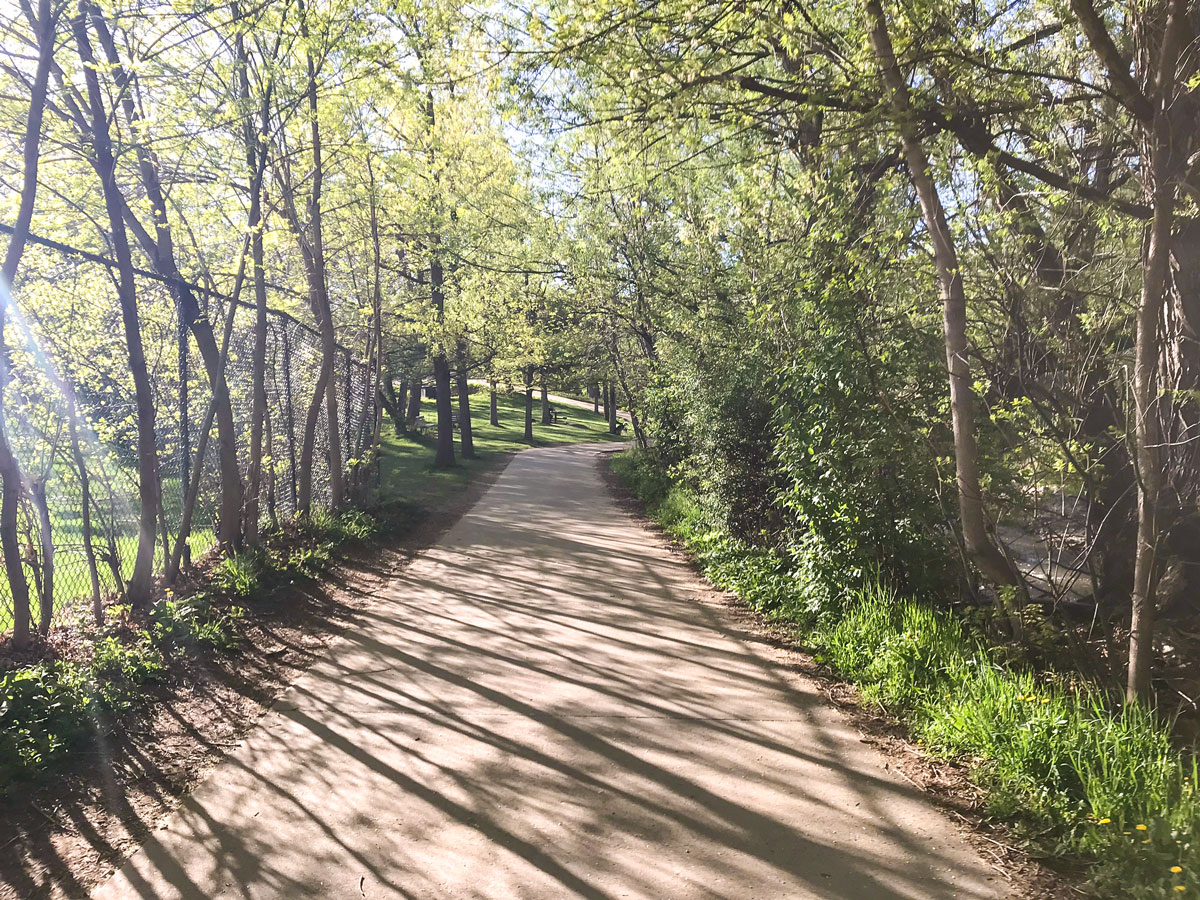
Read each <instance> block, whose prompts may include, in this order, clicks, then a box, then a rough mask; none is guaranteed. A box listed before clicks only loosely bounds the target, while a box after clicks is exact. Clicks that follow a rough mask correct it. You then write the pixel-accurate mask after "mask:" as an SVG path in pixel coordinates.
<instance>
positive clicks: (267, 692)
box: [0, 452, 511, 900]
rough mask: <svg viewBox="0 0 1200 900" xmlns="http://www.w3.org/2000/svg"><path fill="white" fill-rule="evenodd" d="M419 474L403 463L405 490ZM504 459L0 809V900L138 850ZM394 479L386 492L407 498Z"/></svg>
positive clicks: (248, 629)
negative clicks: (95, 749)
mask: <svg viewBox="0 0 1200 900" xmlns="http://www.w3.org/2000/svg"><path fill="white" fill-rule="evenodd" d="M425 457H426V459H425V461H424V462H419V461H417V460H416V459H414V460H413V461H412V462H411V468H412V471H411V472H410V476H411V479H412V480H413V483H416V482H419V481H421V479H422V477H423V475H424V473H423V471H422V469H421V466H427V465H428V453H427V452H426V453H425ZM509 459H511V453H507V454H506V453H499V452H493V453H492V454H490V455H489V457H488V458H487V459H485V460H481V461H480V462H478V463H477V464H476V465H475V466H474V467H473V468H472V470H471V471H470V472H464V473H462V474H461V477H459V478H457V479H455V480H453V481H446V482H443V483H440V487H439V489H438V490H437V491H432V492H431V491H429V490H427V489H426V490H425V491H424V492H423V494H422V502H421V503H419V504H418V503H413V502H410V501H406V502H405V503H404V504H403V505H402V506H401V507H400V508H399V509H392V519H393V521H392V523H391V528H392V531H391V533H385V534H384V535H383V536H382V538H381V540H380V542H379V543H378V544H373V545H372V546H371V547H369V548H357V549H354V548H351V549H350V551H349V555H348V557H347V558H346V559H345V560H344V561H343V562H342V563H341V565H339V567H338V568H337V569H336V570H334V572H333V573H331V575H330V576H329V578H328V579H327V580H326V581H325V582H323V583H315V582H314V583H303V582H302V583H296V584H292V585H289V586H287V587H285V588H279V589H276V590H274V591H271V592H269V593H266V594H264V595H263V596H260V597H258V598H256V599H255V600H254V601H253V602H251V603H249V604H247V617H246V619H245V620H244V622H243V626H244V627H243V635H244V636H243V640H242V641H241V642H240V644H239V647H238V649H237V651H236V652H235V653H233V654H231V655H228V656H222V655H217V656H215V657H213V658H211V659H199V658H193V659H181V660H179V661H178V662H177V663H176V664H173V665H172V667H171V670H170V679H169V681H168V682H167V683H166V684H164V685H163V686H162V687H161V688H160V689H159V691H158V694H157V696H156V697H155V700H154V702H153V703H152V704H151V706H150V708H149V710H148V711H147V714H146V715H145V716H143V717H141V718H140V719H137V720H136V721H133V722H131V723H129V724H128V725H126V726H124V727H122V728H119V729H118V730H116V731H114V732H113V733H112V734H110V735H109V736H108V737H107V738H106V739H105V741H104V742H103V744H102V746H103V752H102V753H101V754H99V755H95V756H93V757H91V758H85V757H84V756H83V755H82V754H75V755H74V756H73V758H72V763H73V765H72V766H71V767H70V768H69V769H67V770H65V771H61V772H59V773H56V774H55V775H54V777H53V779H52V780H50V781H49V782H48V783H46V784H43V785H40V786H37V787H34V788H30V789H29V790H28V791H27V792H25V793H22V794H20V795H15V796H9V797H6V798H4V800H3V802H2V803H0V898H3V900H9V898H58V897H75V898H79V897H83V896H86V894H87V893H88V891H89V890H90V889H91V888H92V887H93V886H94V885H96V884H97V883H99V882H100V881H102V880H104V879H105V878H106V877H108V875H109V874H110V873H111V872H112V870H113V869H114V868H115V867H116V866H117V865H118V864H119V863H120V862H121V860H122V859H124V858H125V857H126V856H127V855H128V854H129V853H131V852H132V851H133V850H134V849H136V847H137V846H138V845H140V844H141V843H142V841H144V840H145V838H146V837H147V835H149V834H150V833H151V832H152V831H153V829H154V828H156V827H158V826H159V825H160V824H161V822H162V821H163V820H164V819H165V818H166V817H167V816H168V815H169V814H170V813H171V811H172V810H173V809H174V808H175V807H176V806H177V805H178V803H179V800H180V799H181V797H183V796H184V795H186V794H187V793H188V792H190V791H191V790H192V789H193V788H194V787H195V786H196V785H197V784H199V783H200V782H202V781H203V780H204V778H206V777H207V776H208V775H209V773H210V772H211V770H212V768H213V766H214V765H215V764H216V763H218V762H219V761H220V760H221V759H223V758H224V757H225V755H226V754H227V753H228V752H229V751H230V750H231V749H232V748H234V747H236V746H237V745H238V742H239V741H240V740H241V738H242V737H243V736H244V735H245V733H246V732H247V731H248V730H249V729H250V728H251V727H253V725H254V723H255V722H257V721H258V719H259V718H260V717H261V716H262V714H263V713H264V712H265V711H266V710H267V708H268V707H269V706H270V705H271V704H272V703H273V702H274V701H275V699H276V698H277V697H278V696H279V695H280V694H281V693H282V692H283V691H284V690H285V689H286V688H287V687H288V685H290V684H291V683H292V682H293V681H295V679H296V678H297V677H298V676H299V675H300V674H301V673H302V672H303V671H304V670H306V669H307V668H308V667H309V666H311V665H312V664H313V662H314V661H315V660H317V659H319V658H320V657H321V656H322V654H323V653H324V652H325V649H326V647H327V646H328V644H329V642H330V640H331V639H332V638H333V636H334V635H336V634H337V633H338V632H340V631H341V629H343V628H344V627H345V626H346V624H347V623H348V622H350V621H352V620H353V618H354V616H355V615H356V614H357V613H358V612H359V611H361V610H362V609H363V608H365V607H366V606H367V605H368V603H369V602H370V601H371V598H372V597H373V596H374V594H375V593H376V591H377V589H378V587H379V585H380V584H381V583H383V582H384V581H385V580H386V579H389V578H391V577H392V576H394V575H395V574H396V573H397V572H398V571H400V570H401V569H402V568H403V567H404V566H405V565H406V564H407V563H408V562H409V561H410V560H411V559H412V558H413V556H414V555H415V553H416V552H417V551H418V550H420V549H423V548H424V547H427V546H429V544H431V543H432V542H433V541H434V540H436V538H437V536H438V535H439V534H441V533H442V532H444V531H445V530H446V529H447V528H448V527H449V526H450V525H451V524H453V522H454V521H455V520H456V519H457V518H458V517H459V516H461V515H462V513H463V512H464V511H465V510H467V509H469V508H470V506H471V505H472V504H473V503H474V502H475V500H477V499H478V497H479V496H480V495H481V494H482V493H483V492H484V490H486V488H487V486H488V485H489V484H490V483H491V482H492V481H494V480H495V478H496V477H497V476H498V474H499V472H500V470H501V469H503V467H504V465H505V464H506V463H507V462H508V460H509ZM408 485H409V483H408V482H407V481H405V479H404V478H402V477H399V476H397V478H396V479H395V481H394V484H393V488H394V489H395V490H396V491H398V492H400V493H401V494H402V495H408V494H410V493H413V492H412V491H408V490H406V487H407V486H408ZM385 527H386V523H385Z"/></svg>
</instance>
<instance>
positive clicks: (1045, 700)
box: [1042, 697, 1050, 703]
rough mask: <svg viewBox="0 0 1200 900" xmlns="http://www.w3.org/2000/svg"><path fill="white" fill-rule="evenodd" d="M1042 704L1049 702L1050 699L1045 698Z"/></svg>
mask: <svg viewBox="0 0 1200 900" xmlns="http://www.w3.org/2000/svg"><path fill="white" fill-rule="evenodd" d="M1042 702H1043V703H1049V702H1050V698H1049V697H1047V698H1045V699H1044V700H1043V701H1042Z"/></svg>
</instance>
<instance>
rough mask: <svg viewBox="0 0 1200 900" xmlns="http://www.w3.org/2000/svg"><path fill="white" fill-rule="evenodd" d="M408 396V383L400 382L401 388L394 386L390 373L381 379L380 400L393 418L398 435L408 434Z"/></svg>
mask: <svg viewBox="0 0 1200 900" xmlns="http://www.w3.org/2000/svg"><path fill="white" fill-rule="evenodd" d="M407 397H408V385H407V384H405V383H404V382H403V381H401V382H400V390H399V391H396V390H395V389H394V388H393V387H392V378H391V376H390V375H388V376H384V377H383V378H381V379H380V380H379V402H380V404H382V406H383V408H384V409H385V410H386V411H387V414H388V415H389V416H390V417H391V419H392V427H393V428H395V429H396V436H397V437H404V436H405V435H406V434H408V422H407V421H406V420H405V418H404V408H403V407H404V403H405V400H406V398H407Z"/></svg>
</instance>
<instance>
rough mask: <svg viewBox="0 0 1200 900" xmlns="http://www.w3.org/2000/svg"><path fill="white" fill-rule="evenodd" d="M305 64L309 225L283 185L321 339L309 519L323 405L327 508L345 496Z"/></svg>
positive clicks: (312, 93) (316, 147) (307, 431)
mask: <svg viewBox="0 0 1200 900" xmlns="http://www.w3.org/2000/svg"><path fill="white" fill-rule="evenodd" d="M300 11H301V18H300V33H301V36H302V37H303V38H304V39H305V40H306V41H307V40H308V37H309V34H308V19H307V13H306V10H305V9H304V7H300ZM305 65H306V67H307V74H308V86H307V89H306V91H305V94H306V97H307V103H308V115H309V132H310V135H311V138H312V176H311V177H312V189H311V192H310V195H309V201H308V212H309V219H308V227H307V228H305V226H304V223H302V222H301V221H300V216H299V214H298V212H297V210H296V198H295V191H294V186H293V185H291V184H288V185H286V186H285V190H284V193H285V197H284V200H285V203H286V206H287V209H288V218H289V219H290V220H291V222H292V228H293V230H294V231H295V232H296V236H297V239H298V241H299V244H300V251H301V256H302V257H303V260H304V272H305V276H306V278H307V280H308V302H309V306H310V307H311V309H312V312H313V316H314V317H315V318H316V320H317V326H318V330H319V332H320V335H321V370H320V374H319V375H318V376H317V384H316V387H315V388H314V390H313V395H312V399H311V400H310V401H309V404H308V410H307V412H306V413H305V416H304V439H303V443H302V445H301V450H300V472H299V481H300V484H299V487H298V489H297V498H296V515H297V516H298V517H300V518H307V517H308V516H309V515H310V514H311V513H312V468H313V456H314V455H315V453H316V440H317V425H318V423H319V421H320V418H321V405H322V403H323V404H324V405H325V417H326V429H325V432H326V435H325V436H326V444H327V447H328V453H329V505H330V508H332V509H339V508H340V507H341V505H342V498H343V496H344V493H345V491H344V479H343V472H342V435H341V430H340V428H339V422H338V404H337V385H336V384H335V383H334V380H335V379H334V377H333V374H334V364H335V362H336V359H337V334H336V332H335V331H334V327H333V311H332V308H331V307H330V303H329V288H328V281H327V277H326V270H325V233H324V223H323V219H322V215H321V192H322V188H323V186H324V178H325V170H324V162H323V159H322V146H321V126H320V120H319V117H318V112H319V109H318V106H317V70H316V63H315V62H314V60H313V54H312V51H311V50H309V51H308V52H307V53H306V60H305Z"/></svg>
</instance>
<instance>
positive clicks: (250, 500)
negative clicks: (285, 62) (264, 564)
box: [218, 3, 270, 546]
mask: <svg viewBox="0 0 1200 900" xmlns="http://www.w3.org/2000/svg"><path fill="white" fill-rule="evenodd" d="M232 12H233V18H234V20H235V21H237V20H239V19H240V18H241V10H240V9H239V7H238V5H237V4H236V3H235V4H233V6H232ZM234 49H235V52H236V54H237V83H238V95H239V97H240V98H241V101H242V104H243V105H244V106H245V107H246V108H247V109H248V108H249V105H250V77H249V68H250V60H249V57H248V55H247V53H246V42H245V36H244V35H243V34H242V31H241V30H240V29H239V30H238V32H237V35H236V37H235V39H234ZM269 102H270V101H269V93H268V94H267V96H266V97H264V99H263V103H262V105H261V108H260V110H259V126H258V128H257V129H256V128H255V127H254V121H253V120H252V119H251V118H250V116H249V115H248V114H247V115H246V116H245V119H244V122H243V125H242V143H243V145H244V151H245V159H246V173H247V175H248V176H249V177H250V212H249V215H248V217H247V219H248V221H247V229H248V230H249V232H250V262H251V267H252V268H251V271H252V278H253V281H254V312H255V314H254V348H253V350H252V352H251V356H250V386H251V410H250V466H249V468H248V470H247V472H246V498H245V504H246V505H245V530H246V542H247V543H249V544H250V545H251V546H253V545H256V544H257V543H258V541H259V518H260V512H259V506H260V502H259V498H260V497H261V494H262V482H263V430H264V428H265V427H266V419H267V278H266V266H265V261H264V249H263V223H262V182H263V174H264V172H265V161H266V154H265V153H264V152H261V148H260V146H259V139H258V132H259V131H260V130H261V131H262V133H264V134H265V133H266V132H267V128H268V127H269V125H270V106H269ZM218 427H219V426H218Z"/></svg>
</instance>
